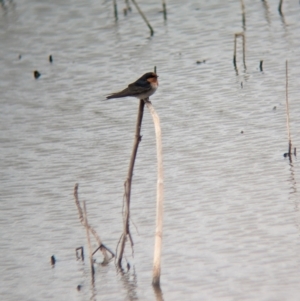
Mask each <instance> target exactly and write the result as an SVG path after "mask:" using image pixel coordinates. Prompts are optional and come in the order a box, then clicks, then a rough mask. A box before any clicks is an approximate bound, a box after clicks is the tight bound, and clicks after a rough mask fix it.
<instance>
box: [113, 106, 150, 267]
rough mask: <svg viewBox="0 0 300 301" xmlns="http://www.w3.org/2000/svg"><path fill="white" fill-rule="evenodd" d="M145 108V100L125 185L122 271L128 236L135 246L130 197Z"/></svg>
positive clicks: (140, 110)
mask: <svg viewBox="0 0 300 301" xmlns="http://www.w3.org/2000/svg"><path fill="white" fill-rule="evenodd" d="M144 106H145V103H144V101H143V100H140V104H139V111H138V117H137V121H136V129H135V138H134V143H133V149H132V153H131V158H130V162H129V168H128V174H127V179H126V181H125V183H124V187H125V212H124V228H123V234H122V239H121V247H120V252H119V257H118V266H119V268H120V269H122V258H123V254H124V249H125V243H126V240H127V236H128V237H129V239H130V242H131V246H133V240H132V237H131V234H130V227H129V220H130V196H131V182H132V177H133V169H134V163H135V158H136V154H137V150H138V146H139V143H140V141H141V128H142V121H143V114H144Z"/></svg>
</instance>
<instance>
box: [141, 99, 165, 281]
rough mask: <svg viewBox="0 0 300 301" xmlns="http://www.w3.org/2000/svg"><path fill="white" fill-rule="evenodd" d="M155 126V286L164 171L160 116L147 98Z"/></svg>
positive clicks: (159, 242) (159, 244)
mask: <svg viewBox="0 0 300 301" xmlns="http://www.w3.org/2000/svg"><path fill="white" fill-rule="evenodd" d="M145 103H146V106H147V108H148V109H149V111H150V113H151V115H152V119H153V122H154V126H155V136H156V152H157V192H156V230H155V245H154V259H153V279H152V284H153V285H154V286H159V285H160V272H161V250H162V226H163V202H164V173H163V158H162V142H161V127H160V121H159V116H158V114H157V113H156V111H155V110H154V107H153V105H152V104H151V102H150V101H149V99H147V100H145Z"/></svg>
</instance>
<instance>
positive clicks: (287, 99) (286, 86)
mask: <svg viewBox="0 0 300 301" xmlns="http://www.w3.org/2000/svg"><path fill="white" fill-rule="evenodd" d="M288 84H289V81H288V61H287V60H286V61H285V102H286V127H287V132H288V139H289V151H288V155H289V158H290V160H291V158H292V138H291V131H290V110H289V98H288Z"/></svg>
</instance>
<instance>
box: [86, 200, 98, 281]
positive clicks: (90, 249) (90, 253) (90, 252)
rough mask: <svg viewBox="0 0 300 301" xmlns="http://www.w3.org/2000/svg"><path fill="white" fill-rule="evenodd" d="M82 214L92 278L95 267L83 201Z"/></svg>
mask: <svg viewBox="0 0 300 301" xmlns="http://www.w3.org/2000/svg"><path fill="white" fill-rule="evenodd" d="M83 216H84V222H85V223H84V224H85V229H86V236H87V242H88V248H89V255H90V265H91V271H92V279H93V278H94V274H95V269H94V263H93V252H92V246H91V238H90V231H89V223H88V219H87V212H86V204H85V201H83Z"/></svg>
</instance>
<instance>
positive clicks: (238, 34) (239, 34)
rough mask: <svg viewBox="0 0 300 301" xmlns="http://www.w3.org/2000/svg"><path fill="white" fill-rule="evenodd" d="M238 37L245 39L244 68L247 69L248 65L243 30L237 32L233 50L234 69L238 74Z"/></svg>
mask: <svg viewBox="0 0 300 301" xmlns="http://www.w3.org/2000/svg"><path fill="white" fill-rule="evenodd" d="M238 37H242V39H243V63H244V68H245V70H246V69H247V67H246V42H245V34H244V33H243V32H240V33H236V34H235V35H234V50H233V65H234V69H235V71H236V73H237V74H238V69H237V65H236V48H237V47H236V41H237V38H238Z"/></svg>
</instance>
